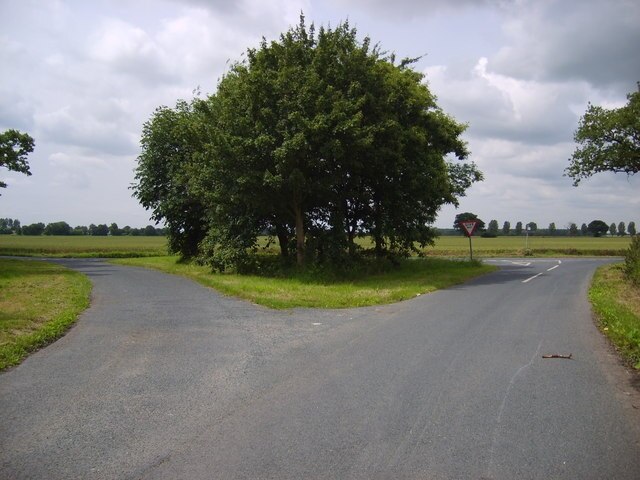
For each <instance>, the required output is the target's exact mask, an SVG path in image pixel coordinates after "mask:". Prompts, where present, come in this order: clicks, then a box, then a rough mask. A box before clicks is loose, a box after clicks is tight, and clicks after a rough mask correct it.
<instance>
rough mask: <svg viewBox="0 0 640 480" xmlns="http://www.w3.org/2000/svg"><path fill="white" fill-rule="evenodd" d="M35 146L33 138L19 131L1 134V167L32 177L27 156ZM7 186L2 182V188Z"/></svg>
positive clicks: (0, 186)
mask: <svg viewBox="0 0 640 480" xmlns="http://www.w3.org/2000/svg"><path fill="white" fill-rule="evenodd" d="M34 146H35V142H34V141H33V138H31V137H30V136H29V135H28V134H26V133H20V132H19V131H18V130H6V131H4V132H2V133H0V167H5V168H7V169H9V170H11V171H14V172H20V173H24V174H25V175H31V170H30V169H29V163H28V162H27V156H28V155H29V154H30V153H31V152H33V148H34ZM6 186H7V184H6V183H5V182H2V181H0V188H6Z"/></svg>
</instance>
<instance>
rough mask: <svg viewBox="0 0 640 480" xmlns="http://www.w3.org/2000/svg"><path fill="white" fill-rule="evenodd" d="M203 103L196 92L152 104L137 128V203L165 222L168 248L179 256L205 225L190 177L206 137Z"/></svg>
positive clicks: (189, 252) (188, 251) (194, 246)
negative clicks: (154, 106)
mask: <svg viewBox="0 0 640 480" xmlns="http://www.w3.org/2000/svg"><path fill="white" fill-rule="evenodd" d="M203 105H204V102H203V101H202V100H200V99H198V98H196V99H194V100H193V101H192V102H191V103H188V102H185V101H179V102H178V103H177V105H176V107H175V108H168V107H160V108H158V109H156V111H155V112H154V113H153V115H152V116H151V119H150V120H149V121H147V122H146V123H145V124H144V127H143V129H142V139H141V147H142V151H141V153H140V155H139V157H138V166H137V168H136V175H135V180H136V181H135V183H134V184H133V185H132V187H131V188H132V189H133V192H134V196H135V197H136V198H137V199H138V200H139V201H140V203H141V204H142V206H144V207H145V208H147V209H149V210H151V218H152V219H153V220H155V221H156V222H161V221H163V222H165V223H166V225H167V237H168V244H169V250H170V251H171V252H174V253H179V254H181V255H182V256H183V257H192V256H194V255H196V254H197V253H198V244H199V243H200V241H201V240H202V239H203V238H204V236H205V233H206V229H207V224H206V223H205V222H204V220H203V219H204V214H205V212H204V206H203V204H202V200H201V199H200V198H199V197H198V196H197V195H195V194H194V193H193V192H192V189H191V188H190V182H189V177H190V175H192V174H194V170H193V165H194V164H195V163H196V157H197V156H198V155H201V154H202V152H203V150H204V142H206V141H207V137H206V125H205V123H204V121H203V113H202V111H203V109H204V107H203ZM199 106H200V107H201V108H198V107H199Z"/></svg>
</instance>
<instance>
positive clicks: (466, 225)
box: [460, 220, 478, 237]
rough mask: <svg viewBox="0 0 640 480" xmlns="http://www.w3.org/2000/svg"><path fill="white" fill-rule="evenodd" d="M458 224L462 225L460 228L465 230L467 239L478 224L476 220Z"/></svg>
mask: <svg viewBox="0 0 640 480" xmlns="http://www.w3.org/2000/svg"><path fill="white" fill-rule="evenodd" d="M460 224H461V225H462V228H464V229H465V231H466V232H467V237H470V236H471V235H473V232H474V231H475V229H476V226H477V225H478V222H477V221H476V220H466V221H463V222H460Z"/></svg>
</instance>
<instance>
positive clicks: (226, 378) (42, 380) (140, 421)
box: [0, 259, 315, 479]
mask: <svg viewBox="0 0 640 480" xmlns="http://www.w3.org/2000/svg"><path fill="white" fill-rule="evenodd" d="M56 262H57V263H60V264H63V265H66V266H68V267H71V268H73V269H75V270H79V271H80V272H82V273H84V274H86V275H87V276H88V277H89V278H90V279H91V281H92V282H93V285H94V289H93V294H92V302H91V307H90V308H89V309H88V310H86V311H85V312H84V313H83V314H82V315H81V317H80V319H79V321H78V323H77V324H76V325H75V326H74V327H73V328H72V329H71V330H70V331H69V332H68V333H67V335H66V336H64V337H63V338H61V339H59V340H58V341H57V342H55V343H53V344H51V345H49V346H48V347H46V348H44V349H43V350H41V351H39V352H37V353H35V354H34V355H32V356H31V357H29V358H28V359H26V360H25V361H24V362H23V363H22V364H21V365H20V366H18V367H16V368H14V369H11V370H10V371H8V372H6V373H4V374H1V375H0V478H6V479H17V478H49V479H53V478H60V479H62V478H65V479H71V478H130V477H134V478H135V477H136V476H138V474H139V472H138V473H136V472H137V470H138V469H143V470H144V469H146V468H148V467H150V466H152V465H153V464H154V463H156V462H161V461H162V458H164V456H166V455H167V452H168V451H172V450H173V449H176V448H178V449H179V448H180V447H179V446H180V443H181V442H187V441H188V439H189V438H192V437H193V435H194V434H195V433H196V432H197V431H198V425H197V424H196V422H197V419H199V418H202V416H206V417H209V416H211V415H214V416H215V415H225V413H224V412H227V414H228V412H229V409H230V408H232V407H231V406H232V405H234V404H235V403H236V402H238V400H240V401H241V400H242V399H243V397H244V399H245V400H246V399H247V398H250V397H251V396H252V395H253V394H254V392H255V389H256V388H259V383H260V382H259V381H256V379H252V378H251V377H252V373H253V372H255V371H256V369H257V368H259V366H260V364H261V363H264V362H265V361H267V360H266V357H267V356H269V355H270V354H272V353H273V352H274V351H276V350H277V349H278V345H281V344H284V343H286V344H287V345H292V344H295V343H296V342H297V341H298V340H300V339H304V338H305V337H306V336H307V334H308V333H309V332H310V331H312V330H313V329H314V328H315V327H313V326H312V325H311V322H303V324H302V325H300V326H299V327H298V328H292V325H290V324H289V316H288V315H286V314H284V315H283V314H282V313H277V312H272V311H269V310H267V309H265V308H262V307H259V306H256V305H252V304H250V303H248V302H242V301H237V300H234V299H231V298H228V297H225V296H222V295H220V294H217V293H216V292H214V291H213V290H210V289H207V288H204V287H201V286H199V285H197V284H196V283H194V282H192V281H190V280H187V279H183V278H180V277H177V276H170V275H165V274H161V273H159V272H155V271H152V270H147V269H142V268H131V267H121V266H117V265H112V264H108V263H104V262H101V261H99V260H93V259H90V260H84V259H83V260H79V259H74V260H70V259H69V260H56ZM288 324H289V325H288ZM212 406H215V408H212ZM205 412H206V413H205ZM209 420H213V419H211V418H209Z"/></svg>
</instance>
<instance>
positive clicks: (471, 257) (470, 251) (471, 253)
mask: <svg viewBox="0 0 640 480" xmlns="http://www.w3.org/2000/svg"><path fill="white" fill-rule="evenodd" d="M469 257H470V260H471V261H473V248H471V235H469Z"/></svg>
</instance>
